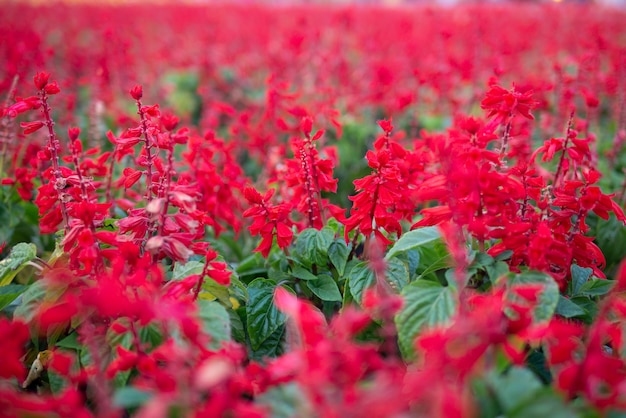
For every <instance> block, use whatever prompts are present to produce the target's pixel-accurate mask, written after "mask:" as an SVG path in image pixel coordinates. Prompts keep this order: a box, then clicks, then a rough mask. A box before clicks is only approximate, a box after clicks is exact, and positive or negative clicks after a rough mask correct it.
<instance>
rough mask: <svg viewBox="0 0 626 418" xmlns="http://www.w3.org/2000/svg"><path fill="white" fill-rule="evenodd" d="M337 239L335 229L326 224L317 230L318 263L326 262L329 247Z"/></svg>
mask: <svg viewBox="0 0 626 418" xmlns="http://www.w3.org/2000/svg"><path fill="white" fill-rule="evenodd" d="M334 239H335V231H333V229H332V228H329V227H327V226H325V227H324V228H322V229H321V230H319V231H317V234H316V236H315V248H316V250H317V263H318V264H324V261H325V258H326V257H327V256H328V249H329V248H330V245H331V244H332V243H333V240H334Z"/></svg>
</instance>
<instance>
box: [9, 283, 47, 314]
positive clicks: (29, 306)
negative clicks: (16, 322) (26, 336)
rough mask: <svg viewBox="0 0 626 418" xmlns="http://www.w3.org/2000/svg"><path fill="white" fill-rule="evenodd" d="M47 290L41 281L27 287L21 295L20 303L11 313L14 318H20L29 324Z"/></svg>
mask: <svg viewBox="0 0 626 418" xmlns="http://www.w3.org/2000/svg"><path fill="white" fill-rule="evenodd" d="M47 291H48V289H47V287H46V285H45V284H44V282H43V281H42V280H39V281H36V282H35V283H33V284H31V285H30V286H28V289H26V291H25V292H24V293H22V302H21V303H20V304H19V306H18V307H17V308H15V312H14V313H13V317H14V318H21V319H23V320H24V322H26V323H30V322H31V321H32V319H33V317H34V316H35V314H36V313H37V310H38V309H39V307H40V306H41V302H42V301H43V300H44V298H45V297H46V293H47Z"/></svg>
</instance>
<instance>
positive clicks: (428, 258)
mask: <svg viewBox="0 0 626 418" xmlns="http://www.w3.org/2000/svg"><path fill="white" fill-rule="evenodd" d="M419 252H420V265H419V266H418V268H417V274H418V277H417V278H418V279H421V278H426V277H429V275H431V273H434V272H436V271H439V270H443V269H446V268H448V267H450V253H449V252H448V247H447V246H446V245H445V244H444V243H443V242H442V241H441V240H435V241H432V242H431V243H430V244H429V245H424V246H422V247H419ZM435 278H436V277H435Z"/></svg>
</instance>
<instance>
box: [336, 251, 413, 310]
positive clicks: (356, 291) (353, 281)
mask: <svg viewBox="0 0 626 418" xmlns="http://www.w3.org/2000/svg"><path fill="white" fill-rule="evenodd" d="M385 279H386V280H387V283H389V286H391V288H392V289H394V290H395V291H397V292H400V291H401V290H402V289H404V287H405V286H406V285H407V283H408V282H409V269H408V267H407V265H406V263H404V262H403V261H402V260H400V259H398V258H392V259H391V260H388V261H387V272H386V274H385ZM375 283H376V277H374V273H373V272H372V271H371V270H370V268H369V266H368V263H367V262H366V261H362V262H360V263H358V264H356V265H355V266H354V267H353V268H352V270H351V271H350V275H349V282H348V287H349V289H350V293H352V297H353V298H354V300H356V301H357V302H358V303H359V304H360V303H361V302H362V300H363V292H364V291H365V289H367V288H369V287H371V286H373V285H374V284H375Z"/></svg>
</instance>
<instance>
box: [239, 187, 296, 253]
mask: <svg viewBox="0 0 626 418" xmlns="http://www.w3.org/2000/svg"><path fill="white" fill-rule="evenodd" d="M273 194H274V189H270V190H268V191H267V192H266V193H265V195H264V196H262V195H261V194H260V193H259V192H257V191H256V190H255V189H254V188H252V187H246V188H245V189H244V196H245V198H246V200H247V201H248V202H249V203H250V204H252V205H254V206H253V207H251V208H249V209H248V210H246V211H245V212H244V213H243V216H244V217H247V218H253V222H252V225H250V226H249V227H248V230H249V231H250V233H251V234H252V235H261V242H260V243H259V245H258V247H256V248H255V250H254V251H258V252H260V253H261V254H263V256H264V257H267V256H268V254H269V253H270V250H271V248H272V242H273V240H274V236H276V238H277V243H278V246H279V248H285V247H288V246H289V244H291V240H292V239H293V231H292V230H291V222H290V221H289V219H288V216H289V212H290V210H289V206H288V205H286V204H284V203H282V204H280V205H276V206H274V205H272V204H271V203H270V202H269V200H270V199H271V197H272V195H273Z"/></svg>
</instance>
